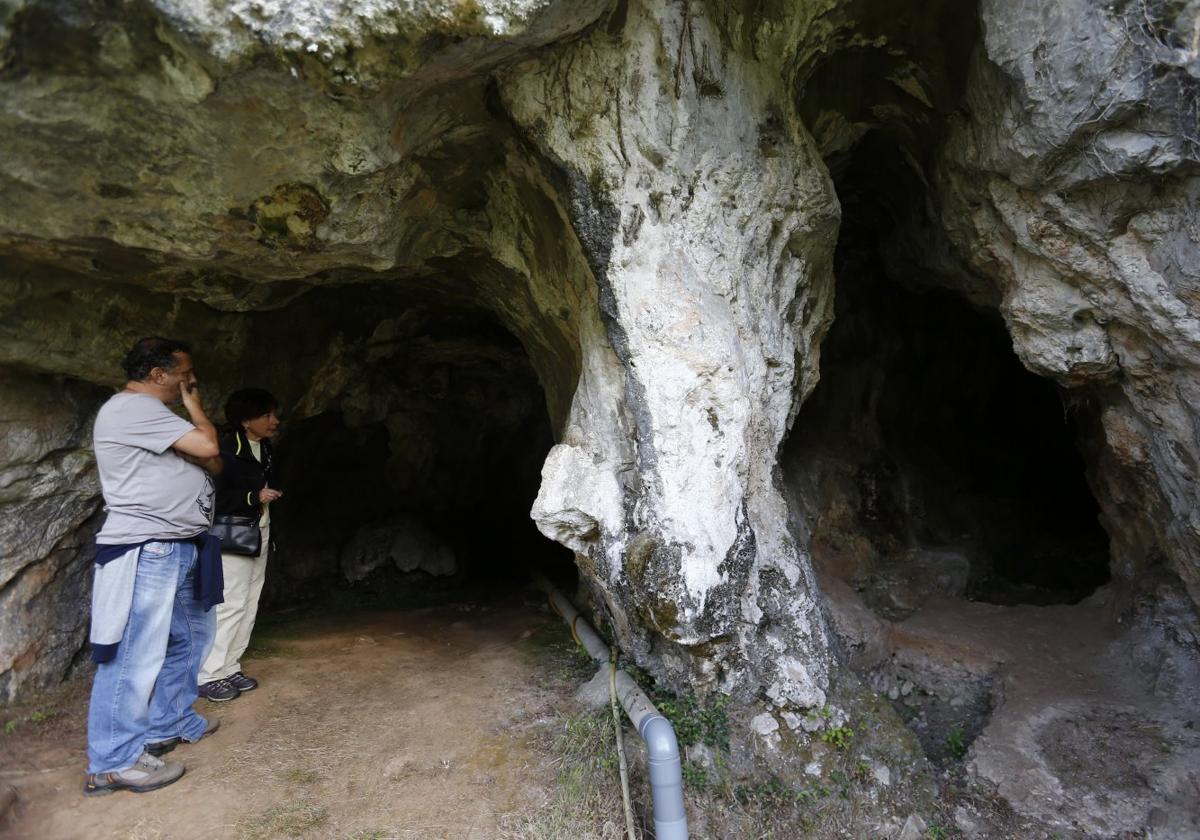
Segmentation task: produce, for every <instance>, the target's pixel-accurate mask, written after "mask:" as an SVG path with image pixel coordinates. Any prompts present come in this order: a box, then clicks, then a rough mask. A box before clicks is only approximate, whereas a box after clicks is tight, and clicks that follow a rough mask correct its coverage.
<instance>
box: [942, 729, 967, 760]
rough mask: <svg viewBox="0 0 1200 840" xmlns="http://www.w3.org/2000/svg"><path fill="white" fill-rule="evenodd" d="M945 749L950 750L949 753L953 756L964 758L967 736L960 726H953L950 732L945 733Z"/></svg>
mask: <svg viewBox="0 0 1200 840" xmlns="http://www.w3.org/2000/svg"><path fill="white" fill-rule="evenodd" d="M946 749H948V750H949V751H950V755H952V756H954V757H955V758H959V759H961V758H964V757H965V756H966V754H967V737H966V734H965V733H964V732H963V731H962V728H961V727H958V726H956V727H954V728H953V729H951V730H950V733H949V734H948V735H946Z"/></svg>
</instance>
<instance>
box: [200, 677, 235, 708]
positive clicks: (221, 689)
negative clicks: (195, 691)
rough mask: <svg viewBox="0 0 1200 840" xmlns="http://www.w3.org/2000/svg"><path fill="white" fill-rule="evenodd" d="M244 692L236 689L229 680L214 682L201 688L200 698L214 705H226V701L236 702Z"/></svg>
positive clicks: (207, 683)
mask: <svg viewBox="0 0 1200 840" xmlns="http://www.w3.org/2000/svg"><path fill="white" fill-rule="evenodd" d="M241 693H242V692H240V691H238V690H237V689H236V688H234V686H233V684H232V683H230V682H229V680H213V681H212V682H206V683H204V684H203V685H201V686H200V696H201V697H203V698H204V699H205V700H211V701H212V702H214V703H224V702H225V701H226V700H236V699H237V696H238V695H239V694H241Z"/></svg>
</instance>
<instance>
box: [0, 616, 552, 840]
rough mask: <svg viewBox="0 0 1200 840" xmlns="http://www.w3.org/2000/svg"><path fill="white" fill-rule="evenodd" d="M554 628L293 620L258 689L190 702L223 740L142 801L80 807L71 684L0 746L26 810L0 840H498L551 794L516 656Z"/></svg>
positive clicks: (195, 749)
mask: <svg viewBox="0 0 1200 840" xmlns="http://www.w3.org/2000/svg"><path fill="white" fill-rule="evenodd" d="M552 621H554V619H552V618H551V617H549V616H547V615H545V614H543V613H539V612H536V611H533V610H530V609H529V608H528V606H527V605H522V604H519V603H512V604H507V605H503V606H475V605H472V604H458V605H451V606H448V607H439V608H428V609H419V610H412V611H404V612H371V613H358V614H350V615H341V616H325V617H323V618H320V619H314V620H310V621H306V622H297V624H295V625H292V626H291V629H290V630H289V632H288V634H287V635H286V637H283V638H274V639H269V640H268V642H267V643H266V645H265V647H262V646H260V649H259V652H258V653H257V655H256V656H255V657H254V658H253V659H248V660H247V663H246V664H247V671H248V672H250V673H252V674H253V675H254V676H256V677H258V678H259V679H260V680H261V682H262V684H261V686H260V688H259V689H258V690H256V691H254V692H251V693H249V694H246V695H244V696H243V697H241V698H239V699H237V700H235V701H233V702H231V703H223V704H219V705H218V704H212V703H208V702H207V701H200V703H199V704H198V706H197V708H198V709H200V711H201V712H202V713H203V714H206V715H214V716H216V717H217V718H219V719H220V720H221V729H220V731H219V732H218V733H217V734H216V735H214V736H213V737H211V738H209V739H206V740H204V741H203V742H201V743H198V744H194V745H184V746H181V747H180V748H179V749H177V750H176V751H175V752H174V753H172V755H171V757H172V758H177V759H181V760H183V761H184V763H185V764H186V766H187V774H186V775H185V776H184V777H183V778H182V779H181V780H180V781H179V782H177V783H176V784H174V785H171V786H170V787H167V788H164V789H162V790H160V791H156V792H153V793H148V794H142V795H135V794H130V793H118V794H113V795H110V796H105V797H98V798H86V797H84V796H82V794H81V792H80V790H81V785H82V782H83V773H82V771H83V768H84V764H85V753H84V750H85V738H84V730H85V726H86V702H87V694H86V682H87V681H86V680H81V681H80V683H81V684H83V685H82V686H81V687H76V689H75V690H74V691H73V692H70V693H68V694H67V695H64V698H65V699H63V700H61V701H60V702H61V703H62V706H63V708H61V709H60V710H58V712H57V714H56V716H55V717H54V718H53V719H52V720H49V721H45V722H43V723H37V724H35V723H29V722H27V723H24V724H23V725H22V727H21V729H20V730H18V731H17V732H15V733H13V734H11V735H9V736H6V737H4V738H3V739H2V740H0V751H3V753H5V754H4V755H2V756H0V758H2V759H3V760H2V762H0V774H2V775H0V785H2V784H9V785H12V786H14V787H16V788H17V790H18V794H19V798H18V802H17V804H16V805H15V806H14V808H13V809H12V810H11V811H10V813H9V814H8V815H7V817H5V818H4V819H3V822H0V836H3V837H7V838H30V840H69V838H87V840H107V838H122V840H125V839H126V838H129V840H133V838H147V839H148V838H172V840H174V839H175V838H179V840H189V838H214V837H220V838H228V837H232V838H274V837H289V836H304V837H314V838H320V837H336V838H359V839H360V840H367V839H368V838H421V840H433V838H494V837H498V836H501V834H502V833H503V832H502V831H501V825H502V822H503V821H504V819H505V818H506V817H507V818H511V817H512V816H513V815H514V814H518V813H520V812H522V811H523V810H528V809H530V808H536V807H537V806H538V805H539V804H541V803H542V802H544V801H545V799H546V797H547V795H548V790H547V787H546V784H545V782H546V780H547V779H548V778H550V775H548V771H547V767H546V764H547V759H546V757H545V756H543V755H539V754H538V753H537V751H536V747H535V746H534V744H533V741H534V739H532V738H530V737H528V734H527V733H528V731H529V727H530V726H532V725H533V723H534V722H535V721H536V720H537V719H538V718H539V716H543V715H545V714H547V713H548V712H549V709H550V707H551V706H552V705H553V702H554V691H553V690H552V689H551V688H549V687H547V685H546V682H545V680H544V679H540V678H539V673H538V672H539V667H540V666H539V663H538V659H537V656H536V655H535V654H534V653H533V652H532V651H531V648H530V646H529V645H528V644H524V643H523V640H524V639H528V638H529V637H530V635H531V634H532V633H534V632H535V631H539V632H541V633H545V632H546V631H547V628H546V625H547V624H548V623H550V622H552ZM564 632H565V630H564ZM542 676H544V675H542Z"/></svg>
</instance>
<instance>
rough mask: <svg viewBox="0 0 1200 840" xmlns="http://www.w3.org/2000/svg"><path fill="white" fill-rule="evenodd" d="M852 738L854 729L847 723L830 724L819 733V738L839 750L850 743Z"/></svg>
mask: <svg viewBox="0 0 1200 840" xmlns="http://www.w3.org/2000/svg"><path fill="white" fill-rule="evenodd" d="M853 738H854V729H853V728H852V727H851V726H850V725H849V724H842V725H841V726H831V727H829V728H828V729H826V730H825V731H824V732H822V733H821V740H822V741H824V742H825V743H826V744H831V745H833V746H834V747H836V748H837V749H839V750H843V749H845V748H846V747H848V746H849V745H850V741H851V739H853Z"/></svg>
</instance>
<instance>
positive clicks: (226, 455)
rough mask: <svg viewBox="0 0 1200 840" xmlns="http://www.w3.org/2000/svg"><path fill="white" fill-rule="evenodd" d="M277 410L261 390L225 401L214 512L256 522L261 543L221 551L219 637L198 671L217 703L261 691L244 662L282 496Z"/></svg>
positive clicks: (202, 689)
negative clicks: (276, 467) (275, 458)
mask: <svg viewBox="0 0 1200 840" xmlns="http://www.w3.org/2000/svg"><path fill="white" fill-rule="evenodd" d="M278 410H279V402H278V401H277V400H276V399H275V397H273V396H272V395H271V393H270V392H269V391H264V390H263V389H262V388H246V389H243V390H241V391H234V392H233V393H232V394H230V395H229V399H228V400H227V401H226V403H225V422H226V424H227V425H228V432H227V433H226V434H225V435H223V436H222V437H221V440H220V446H221V461H222V470H221V474H220V475H219V476H217V499H216V514H217V515H218V516H220V515H221V514H235V515H238V516H248V517H254V518H256V519H257V520H258V527H259V529H260V531H261V534H262V545H261V548H260V550H259V553H258V555H257V556H253V557H251V556H246V555H243V554H233V553H228V552H225V551H222V552H221V568H222V571H223V572H224V575H225V602H224V603H223V604H218V605H217V632H216V637H215V638H214V640H213V646H212V649H211V650H210V651H209V653H208V656H207V657H206V658H205V660H204V664H203V666H202V667H201V669H200V696H201V697H204V698H207V699H209V700H212V701H214V702H222V701H225V700H233V699H234V698H236V697H237V696H238V695H240V694H241V693H242V692H243V691H253V690H254V689H255V688H257V687H258V681H257V680H255V679H254V678H252V677H248V676H246V675H245V674H244V673H242V663H241V658H242V654H243V653H245V652H246V646H247V645H248V644H249V643H250V632H251V631H252V630H253V629H254V619H255V617H256V616H257V614H258V599H259V596H260V595H261V594H262V587H263V581H264V580H265V579H266V573H267V553H268V546H269V545H270V535H271V512H270V511H271V503H272V502H274V501H276V500H278V499H279V498H280V497H281V496H282V495H283V493H282V492H280V491H279V490H277V489H275V488H274V486H273V481H272V477H273V473H272V463H271V439H272V438H274V437H275V435H276V434H277V433H278V431H279V416H278V413H277V412H278ZM251 550H253V549H251Z"/></svg>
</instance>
